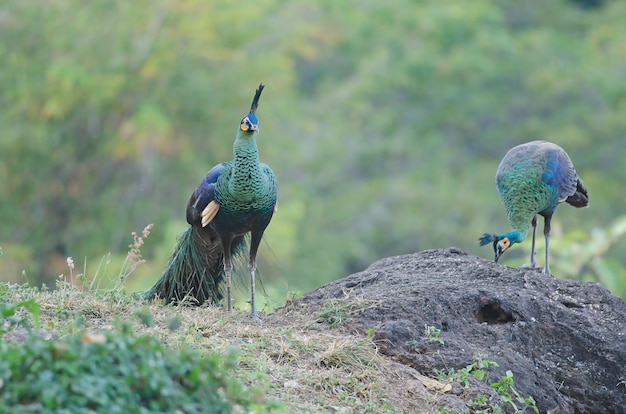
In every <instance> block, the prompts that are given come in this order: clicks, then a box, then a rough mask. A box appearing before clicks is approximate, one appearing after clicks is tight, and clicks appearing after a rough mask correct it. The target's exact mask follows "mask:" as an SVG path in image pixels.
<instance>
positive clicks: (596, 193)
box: [0, 0, 626, 290]
mask: <svg viewBox="0 0 626 414" xmlns="http://www.w3.org/2000/svg"><path fill="white" fill-rule="evenodd" d="M601 3H602V4H601V6H600V7H594V8H589V7H579V6H578V5H577V4H576V2H574V1H572V0H558V1H554V2H545V1H540V0H528V1H524V2H510V1H505V0H495V1H488V0H477V1H474V2H471V4H469V3H468V2H466V1H463V0H451V1H447V2H440V1H436V0H425V1H420V2H415V1H412V0H392V1H390V2H386V3H381V2H378V1H374V0H364V1H359V2H356V1H344V2H337V1H333V0H321V1H318V2H313V3H312V2H306V1H304V0H296V1H292V2H287V3H285V2H279V1H277V0H262V1H258V2H255V3H253V4H246V5H245V6H244V5H242V4H241V3H232V2H228V1H225V0H210V1H202V0H181V1H174V0H160V1H147V0H140V1H135V2H125V1H121V0H116V1H104V0H96V1H92V2H89V3H84V2H79V1H77V0H56V1H54V2H43V3H42V2H36V3H33V2H23V1H18V0H12V1H11V0H9V1H5V2H3V3H2V4H0V36H1V37H2V39H3V40H4V42H3V43H2V45H0V61H2V62H3V70H2V71H1V72H0V104H1V105H2V108H3V110H2V111H0V125H2V133H1V134H0V181H1V182H2V186H1V187H0V198H1V199H2V201H3V202H2V203H1V204H0V224H1V230H0V232H1V233H0V246H1V247H2V248H3V252H4V255H3V256H2V257H1V258H0V277H2V278H5V279H6V278H15V277H19V275H20V270H21V269H26V270H27V274H28V275H30V280H31V281H32V280H33V279H35V280H43V279H44V278H50V277H53V276H55V275H57V274H58V273H60V272H62V271H63V266H64V263H65V257H66V256H74V257H75V258H80V257H85V256H86V257H88V258H90V259H91V261H92V262H97V260H98V258H99V257H101V255H102V254H105V253H106V252H108V251H111V252H113V254H114V255H117V256H122V257H123V255H124V251H125V249H126V246H127V245H128V244H129V242H130V241H131V239H130V232H131V231H139V230H141V229H142V228H143V227H144V226H145V225H146V224H147V223H154V224H155V227H154V230H153V235H152V236H151V237H150V240H149V241H148V242H147V243H146V245H145V246H144V248H145V250H146V251H145V252H144V257H146V258H148V259H150V260H149V261H148V264H147V266H145V271H143V272H141V274H138V275H137V276H138V277H139V276H141V277H145V279H142V280H141V281H137V285H138V286H139V285H142V286H146V285H148V284H150V283H151V282H152V281H153V280H155V279H156V277H157V276H158V272H159V271H160V269H162V267H163V265H164V262H165V260H167V255H168V254H169V252H171V248H172V246H173V245H174V242H175V240H174V239H173V235H174V234H176V233H177V230H178V231H179V230H182V228H183V227H184V225H185V224H184V221H183V220H184V208H185V205H186V201H187V199H188V197H189V194H190V192H191V191H192V190H193V188H195V186H196V185H197V182H198V181H199V180H200V179H201V177H202V176H203V174H205V173H206V171H207V170H208V169H209V168H210V167H211V166H212V165H214V164H216V163H217V162H221V161H224V160H228V159H230V158H231V156H232V150H231V148H232V140H233V137H234V128H236V125H237V122H238V121H239V118H240V117H241V115H242V114H243V113H244V111H245V110H246V109H247V105H248V104H249V99H250V92H251V91H253V90H254V87H255V86H256V85H257V84H258V82H260V81H262V82H263V83H265V84H267V85H268V88H267V90H266V93H267V95H265V94H264V98H263V99H264V100H263V102H262V105H261V108H260V113H259V114H260V119H261V134H260V136H259V148H260V153H261V158H262V160H263V161H264V162H267V163H268V164H270V165H271V166H272V168H273V169H274V171H275V172H276V173H277V176H278V179H279V184H280V188H279V208H278V214H277V216H276V217H275V219H274V220H273V222H272V224H271V225H270V227H269V228H268V231H267V233H266V235H267V237H266V238H267V241H268V245H269V246H270V249H267V247H262V249H261V257H260V260H261V261H262V263H261V266H260V267H261V271H262V274H263V277H264V279H265V280H266V284H268V285H272V286H271V287H272V289H270V290H274V289H275V286H280V287H279V288H278V289H282V288H283V287H284V289H285V290H308V289H311V288H314V287H316V286H318V285H320V284H321V283H324V282H326V281H329V280H332V279H336V278H338V277H342V276H345V275H347V274H348V273H350V272H354V271H358V270H361V269H363V268H364V267H366V266H367V265H368V264H369V263H371V262H372V261H374V260H376V259H378V258H381V257H384V256H388V255H394V254H403V253H409V252H413V251H417V250H422V249H427V248H440V247H448V246H451V245H454V246H456V247H459V248H462V249H465V250H469V251H471V252H472V253H475V254H480V255H482V256H483V257H489V258H490V257H491V252H490V251H488V250H485V249H480V248H479V247H478V243H477V237H478V236H479V235H480V234H482V233H483V232H485V231H489V232H494V231H498V230H505V229H506V228H507V227H508V224H507V222H506V215H505V213H504V209H503V208H502V206H501V205H500V202H499V200H498V196H497V193H496V190H495V184H494V175H495V171H496V168H497V166H498V163H499V161H500V159H501V158H502V157H503V156H504V154H505V153H506V151H507V150H508V149H509V148H511V147H512V146H514V145H517V144H519V143H522V142H526V141H530V140H534V139H546V140H550V141H554V142H556V143H557V144H559V145H561V146H563V147H564V148H565V149H566V150H567V151H568V153H569V154H570V156H571V157H572V159H573V160H574V163H575V165H576V167H577V169H578V172H579V174H580V175H581V176H582V177H583V179H584V180H585V182H586V184H587V186H588V187H589V190H590V196H591V207H590V208H589V209H585V210H576V209H571V208H567V207H561V208H560V209H559V212H558V214H557V215H556V216H555V220H554V221H555V226H558V225H560V226H562V228H563V229H564V234H566V235H569V234H579V235H586V236H587V237H588V238H589V240H594V239H593V237H594V236H592V234H593V231H594V229H598V228H599V229H608V230H607V231H611V230H610V229H611V228H612V226H613V223H614V220H615V219H616V217H619V216H622V215H623V214H624V209H623V202H622V200H621V198H622V194H623V192H624V189H625V188H626V170H624V169H623V168H622V167H621V165H622V161H623V156H624V155H623V154H624V153H623V145H624V142H626V141H625V138H626V135H625V132H624V131H626V117H624V116H623V114H624V113H626V82H625V80H626V79H625V73H626V48H624V45H625V44H626V25H624V24H623V18H622V16H624V15H626V4H625V3H623V2H616V1H604V2H601ZM580 237H582V236H580ZM556 239H557V237H555V243H557V241H556ZM567 246H569V245H567V244H566V245H564V247H563V248H564V249H566V248H568V247H567ZM625 247H626V242H624V240H623V238H618V239H617V240H616V241H615V243H614V244H613V245H612V247H611V248H610V249H609V250H608V251H607V252H606V253H603V254H602V257H603V259H606V260H608V261H610V262H611V263H613V264H612V265H610V266H608V267H609V268H611V269H617V268H618V267H619V268H620V269H621V270H620V271H619V272H617V271H616V272H615V276H614V277H615V278H623V277H624V276H623V274H624V273H623V268H624V265H625V264H626V263H625V261H626V259H625V258H624V257H622V256H621V255H620V254H619V251H620V250H623V248H625ZM516 255H518V256H517V257H522V255H523V249H519V250H518V253H515V252H511V254H510V255H509V257H510V258H511V259H510V260H511V262H510V263H514V262H515V260H516ZM555 256H559V255H558V254H556V255H555ZM507 260H508V259H507ZM555 260H561V259H555ZM562 260H563V261H567V260H570V259H568V258H567V257H566V256H563V258H562ZM504 262H505V263H507V261H504ZM555 266H556V264H555ZM555 268H556V267H555ZM564 268H565V267H563V269H564ZM579 269H581V272H582V274H587V272H586V270H585V269H586V267H583V268H579ZM620 272H621V273H620ZM574 274H575V273H571V274H570V273H568V276H572V277H573V275H574ZM579 276H580V277H583V276H582V275H579ZM603 283H604V282H603Z"/></svg>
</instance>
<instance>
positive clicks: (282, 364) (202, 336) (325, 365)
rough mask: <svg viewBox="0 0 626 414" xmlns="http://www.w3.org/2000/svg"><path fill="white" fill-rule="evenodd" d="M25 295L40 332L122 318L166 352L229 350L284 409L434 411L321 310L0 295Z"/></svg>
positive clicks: (416, 386)
mask: <svg viewBox="0 0 626 414" xmlns="http://www.w3.org/2000/svg"><path fill="white" fill-rule="evenodd" d="M31 298H33V299H35V300H36V301H37V302H38V303H39V305H40V308H41V314H40V320H41V326H42V328H43V329H46V330H49V331H53V332H54V333H55V334H56V335H58V336H63V335H68V334H72V333H76V332H80V331H82V330H87V331H89V332H91V331H98V330H107V329H111V328H112V326H113V325H114V323H115V320H116V319H122V320H129V321H132V322H133V326H134V329H135V330H136V331H137V332H139V333H147V334H150V335H153V336H155V337H157V338H159V339H160V340H161V341H163V342H164V343H165V344H166V345H167V346H168V347H172V348H176V347H181V346H187V347H191V348H193V349H196V350H197V351H198V352H205V351H213V352H227V351H229V350H231V349H232V348H235V349H236V350H237V352H238V356H239V369H238V370H237V375H238V376H239V377H240V379H241V380H242V381H243V382H245V383H248V384H255V385H256V386H257V387H259V388H261V389H262V390H264V392H265V395H266V397H267V398H270V399H272V400H275V401H279V402H280V403H281V404H282V405H283V407H284V411H285V412H289V413H291V412H299V413H365V412H371V413H381V412H385V413H404V412H411V413H427V412H431V413H432V412H437V409H436V408H435V407H436V402H437V399H438V396H437V394H436V392H433V391H429V390H428V389H427V388H426V387H425V386H424V385H423V383H422V382H420V381H419V380H418V378H419V374H418V373H417V372H415V371H413V370H411V369H410V368H407V367H405V366H403V365H400V364H397V363H394V362H393V361H391V360H390V359H388V358H386V357H384V356H382V355H380V354H379V353H378V351H377V349H376V346H375V345H374V344H373V343H372V342H371V341H370V340H369V339H368V338H367V337H366V336H364V335H360V334H356V333H351V332H347V331H346V330H344V329H342V328H341V327H337V328H330V327H329V325H328V324H327V323H326V322H325V321H323V319H322V318H320V314H319V313H318V314H315V315H312V314H305V313H304V311H302V310H297V309H294V308H287V309H283V310H281V311H278V312H275V313H272V314H270V315H267V316H266V318H265V320H264V321H263V322H262V323H259V322H256V321H254V320H253V319H251V318H250V317H249V316H248V313H247V312H243V311H235V312H233V313H232V314H229V313H227V312H226V311H225V310H224V309H222V308H217V307H184V306H179V307H172V306H164V305H161V304H159V303H150V302H140V301H137V300H135V299H133V298H132V297H131V296H129V295H127V294H125V293H123V291H121V290H115V291H110V292H103V291H90V290H89V289H86V290H83V289H81V288H80V287H76V286H74V285H70V284H67V283H59V287H58V289H57V290H55V291H49V292H40V291H38V290H35V289H28V288H23V287H21V288H20V287H11V288H7V289H6V290H4V291H0V299H1V300H2V301H4V302H18V301H22V300H27V299H31ZM364 306H367V303H365V304H364ZM350 311H351V312H354V311H355V309H354V307H352V308H351V309H350ZM142 321H143V322H142Z"/></svg>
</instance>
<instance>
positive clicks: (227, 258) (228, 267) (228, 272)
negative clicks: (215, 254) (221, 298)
mask: <svg viewBox="0 0 626 414" xmlns="http://www.w3.org/2000/svg"><path fill="white" fill-rule="evenodd" d="M231 242H232V240H231V239H229V240H222V247H223V249H224V275H225V276H226V307H227V309H228V312H232V310H233V297H232V295H231V292H230V291H231V285H232V274H233V262H232V260H231V254H230V245H231Z"/></svg>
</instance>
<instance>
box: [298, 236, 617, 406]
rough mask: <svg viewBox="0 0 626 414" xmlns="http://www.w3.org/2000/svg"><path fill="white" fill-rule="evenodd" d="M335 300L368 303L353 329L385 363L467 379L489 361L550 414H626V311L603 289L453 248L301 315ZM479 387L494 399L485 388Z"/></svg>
mask: <svg viewBox="0 0 626 414" xmlns="http://www.w3.org/2000/svg"><path fill="white" fill-rule="evenodd" d="M329 300H341V301H346V302H347V303H353V304H357V302H358V303H360V304H361V305H359V306H360V308H359V310H358V311H356V312H354V316H353V317H352V318H351V319H350V321H349V322H348V325H347V326H348V328H349V329H357V330H359V331H360V332H362V333H364V334H365V333H366V332H369V333H370V334H372V333H373V337H374V340H375V341H376V343H377V344H378V345H379V347H380V349H381V351H382V352H383V353H385V354H386V355H388V356H390V357H392V358H394V359H395V360H396V361H398V362H401V363H403V364H406V365H408V366H411V367H413V368H415V369H417V370H418V371H420V372H421V373H423V374H426V375H430V376H434V372H435V371H436V370H442V371H448V370H449V369H450V368H454V369H457V370H459V369H463V368H464V367H467V366H468V365H470V364H472V363H473V362H475V357H476V356H477V355H481V354H483V355H486V358H487V359H488V360H491V361H495V362H497V364H498V366H497V367H489V368H488V373H489V377H490V378H493V379H498V378H501V377H502V376H504V375H505V373H506V371H507V370H510V371H511V372H512V373H513V376H514V381H515V389H516V390H517V391H518V392H519V394H520V395H522V396H532V397H533V398H534V399H535V401H536V404H537V407H538V408H539V411H540V412H542V413H545V412H551V413H626V382H625V381H626V303H625V302H624V301H623V300H622V299H620V298H617V297H615V296H613V295H611V293H610V292H609V291H608V290H606V289H605V288H603V287H602V286H600V285H598V284H594V283H582V282H578V281H571V280H559V279H555V278H552V277H550V276H545V275H543V274H542V273H541V272H540V271H536V270H530V269H512V268H508V267H506V266H503V265H499V264H496V263H493V262H492V261H488V260H484V259H482V258H478V257H475V256H472V255H469V254H467V253H465V252H463V251H461V250H458V249H455V248H450V249H446V250H427V251H423V252H420V253H416V254H411V255H406V256H397V257H389V258H386V259H382V260H380V261H378V262H376V263H374V264H372V265H371V266H370V267H369V268H368V269H366V270H365V271H363V272H360V273H356V274H353V275H351V276H349V277H347V278H345V279H341V280H338V281H336V282H333V283H330V284H328V285H325V286H323V287H321V288H319V289H317V290H315V291H313V292H311V293H309V294H307V295H306V296H305V297H304V298H302V299H301V300H300V301H299V302H298V305H299V306H303V307H307V308H310V309H320V308H322V307H323V306H326V305H325V304H327V303H328V301H329ZM354 306H357V305H354ZM354 306H353V309H356V308H355V307H354ZM429 327H434V328H429ZM429 329H434V331H432V332H431V333H436V337H435V338H433V337H432V335H430V337H429V334H428V330H429ZM436 330H438V331H436ZM470 384H471V385H470V388H473V389H474V390H473V392H474V394H476V395H478V394H481V395H487V396H490V397H491V398H494V396H495V393H494V391H493V390H492V389H491V387H489V386H488V385H487V384H486V383H485V381H478V380H476V379H475V378H471V382H470ZM467 392H468V391H467V388H464V389H463V390H462V391H457V392H455V390H454V389H452V390H451V391H450V392H449V393H448V395H447V399H448V400H450V399H454V398H455V394H456V398H457V400H456V401H451V402H450V404H451V405H454V406H456V407H458V406H459V401H458V400H463V401H467V399H462V398H461V396H460V394H461V393H465V394H466V393H467Z"/></svg>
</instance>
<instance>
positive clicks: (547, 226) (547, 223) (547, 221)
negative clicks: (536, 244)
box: [543, 215, 552, 275]
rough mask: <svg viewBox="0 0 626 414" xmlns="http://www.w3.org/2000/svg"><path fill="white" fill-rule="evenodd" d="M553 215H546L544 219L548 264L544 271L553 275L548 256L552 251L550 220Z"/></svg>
mask: <svg viewBox="0 0 626 414" xmlns="http://www.w3.org/2000/svg"><path fill="white" fill-rule="evenodd" d="M551 220H552V216H551V215H549V216H545V217H544V219H543V236H544V237H545V238H546V266H545V267H544V268H543V273H545V274H546V275H552V273H550V264H549V262H548V256H549V253H550V221H551Z"/></svg>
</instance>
